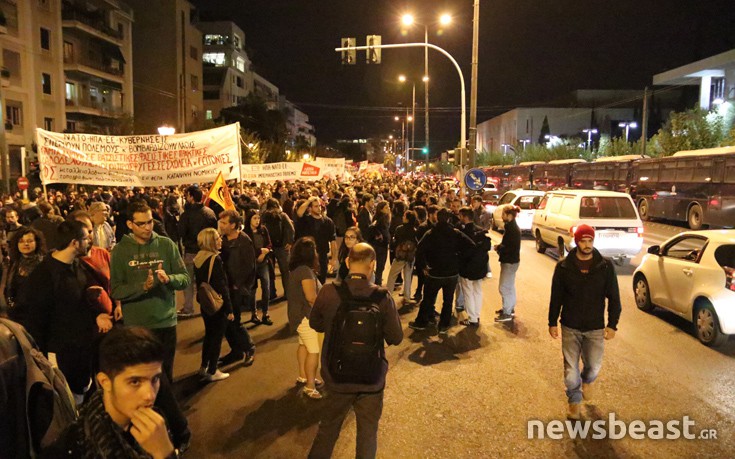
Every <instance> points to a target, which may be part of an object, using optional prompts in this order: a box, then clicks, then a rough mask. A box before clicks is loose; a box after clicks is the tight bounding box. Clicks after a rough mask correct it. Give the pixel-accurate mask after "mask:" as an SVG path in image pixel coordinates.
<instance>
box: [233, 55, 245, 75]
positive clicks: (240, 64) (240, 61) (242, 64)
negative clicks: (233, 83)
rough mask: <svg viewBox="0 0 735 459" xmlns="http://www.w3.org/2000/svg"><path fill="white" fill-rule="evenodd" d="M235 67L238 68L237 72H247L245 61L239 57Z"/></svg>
mask: <svg viewBox="0 0 735 459" xmlns="http://www.w3.org/2000/svg"><path fill="white" fill-rule="evenodd" d="M235 67H237V70H239V71H241V72H245V59H243V58H242V57H238V58H237V60H236V61H235Z"/></svg>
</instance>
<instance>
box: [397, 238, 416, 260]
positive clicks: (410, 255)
mask: <svg viewBox="0 0 735 459" xmlns="http://www.w3.org/2000/svg"><path fill="white" fill-rule="evenodd" d="M414 258H416V242H415V241H403V242H401V243H400V244H398V247H396V260H401V261H413V260H414Z"/></svg>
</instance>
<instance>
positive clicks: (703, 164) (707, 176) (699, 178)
mask: <svg viewBox="0 0 735 459" xmlns="http://www.w3.org/2000/svg"><path fill="white" fill-rule="evenodd" d="M712 180H713V177H712V160H711V159H710V160H701V159H700V160H698V161H697V166H696V167H695V168H694V176H693V177H692V181H693V182H695V183H708V182H711V181H712Z"/></svg>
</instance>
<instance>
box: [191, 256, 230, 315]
mask: <svg viewBox="0 0 735 459" xmlns="http://www.w3.org/2000/svg"><path fill="white" fill-rule="evenodd" d="M212 268H214V255H212V256H211V257H210V258H209V274H207V282H202V283H200V284H199V285H198V286H197V301H198V302H199V306H200V307H201V308H202V314H204V315H207V316H212V315H214V314H217V312H218V311H219V310H220V308H222V305H223V304H224V300H223V299H222V295H220V294H219V293H217V291H216V290H215V289H214V288H213V287H212V286H211V285H210V284H209V280H210V279H211V278H212Z"/></svg>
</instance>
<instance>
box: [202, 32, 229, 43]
mask: <svg viewBox="0 0 735 459" xmlns="http://www.w3.org/2000/svg"><path fill="white" fill-rule="evenodd" d="M226 42H227V35H219V34H206V35H204V44H205V45H224V44H225V43H226Z"/></svg>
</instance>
